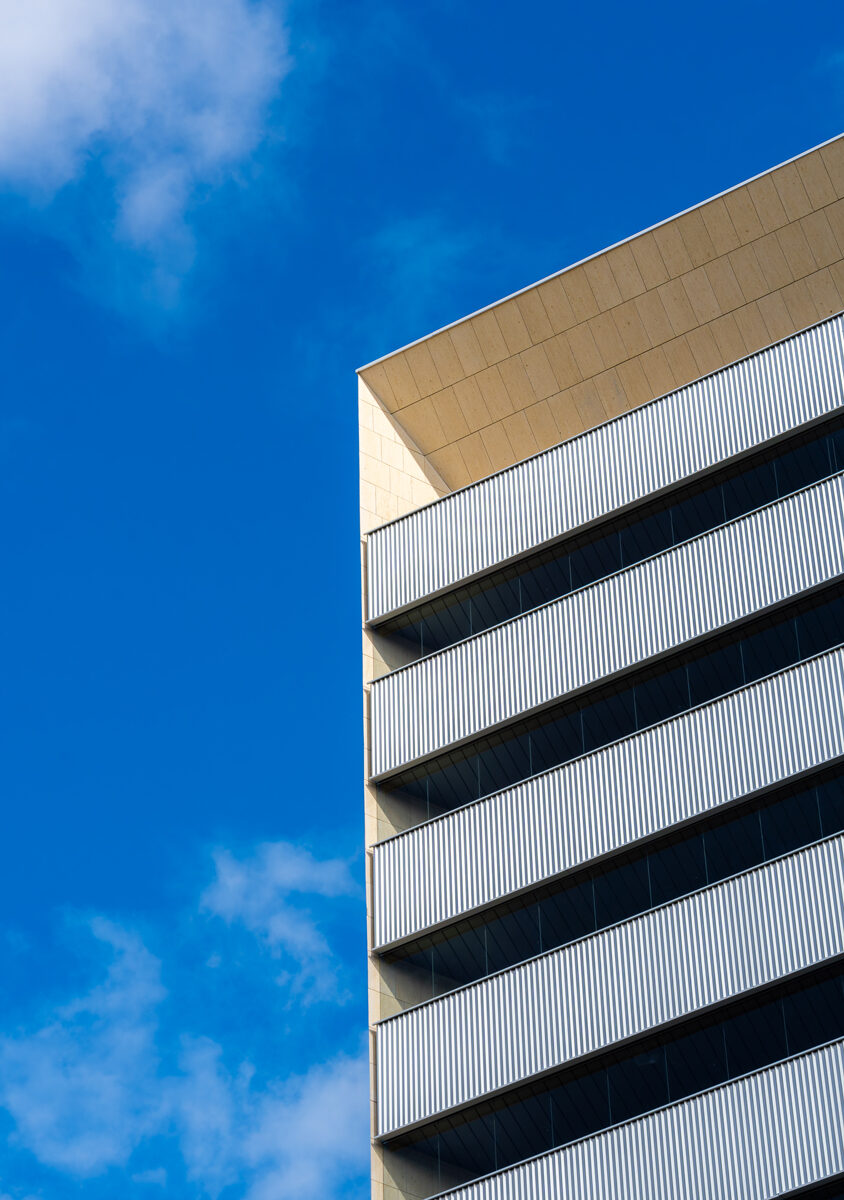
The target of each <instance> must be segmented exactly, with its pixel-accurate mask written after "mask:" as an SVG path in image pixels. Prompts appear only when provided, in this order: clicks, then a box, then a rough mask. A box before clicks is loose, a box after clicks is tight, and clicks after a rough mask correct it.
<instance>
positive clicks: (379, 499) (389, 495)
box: [375, 468, 401, 525]
mask: <svg viewBox="0 0 844 1200" xmlns="http://www.w3.org/2000/svg"><path fill="white" fill-rule="evenodd" d="M387 477H388V483H387V485H386V486H385V487H384V488H380V489H379V490H378V492H377V493H376V496H375V517H376V524H377V525H383V524H385V522H387V521H395V519H396V517H400V516H401V510H400V508H399V497H398V496H397V495H396V494H395V492H394V491H392V489H391V487H390V484H389V468H387Z"/></svg>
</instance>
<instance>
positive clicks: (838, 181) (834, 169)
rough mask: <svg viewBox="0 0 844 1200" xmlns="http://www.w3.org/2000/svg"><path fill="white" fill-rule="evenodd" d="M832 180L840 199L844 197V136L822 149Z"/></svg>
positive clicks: (824, 161) (825, 164)
mask: <svg viewBox="0 0 844 1200" xmlns="http://www.w3.org/2000/svg"><path fill="white" fill-rule="evenodd" d="M820 156H821V158H822V159H823V165H824V166H825V167H826V171H827V174H828V175H829V179H830V182H831V183H832V186H833V187H834V188H835V194H836V195H837V196H838V197H839V199H841V198H844V138H838V139H837V140H836V141H834V142H833V143H832V145H830V146H824V147H823V148H822V149H821V151H820Z"/></svg>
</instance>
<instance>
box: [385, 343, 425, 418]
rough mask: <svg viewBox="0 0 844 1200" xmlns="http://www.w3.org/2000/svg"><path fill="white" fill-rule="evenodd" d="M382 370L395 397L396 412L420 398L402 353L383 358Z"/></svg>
mask: <svg viewBox="0 0 844 1200" xmlns="http://www.w3.org/2000/svg"><path fill="white" fill-rule="evenodd" d="M384 371H385V373H386V375H387V379H388V380H389V383H390V388H391V390H392V393H393V395H394V396H395V398H396V410H395V411H396V412H398V411H399V410H400V409H402V408H405V407H406V406H407V405H408V404H413V403H415V402H416V401H417V400H419V399H421V396H420V394H419V388H418V387H417V386H416V380H415V379H414V378H413V376H412V375H411V373H410V367H409V366H408V365H407V358H406V356H405V355H404V354H394V355H393V356H392V358H385V359H384Z"/></svg>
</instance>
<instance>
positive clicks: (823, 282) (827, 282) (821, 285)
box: [806, 267, 844, 320]
mask: <svg viewBox="0 0 844 1200" xmlns="http://www.w3.org/2000/svg"><path fill="white" fill-rule="evenodd" d="M806 286H807V287H808V289H809V294H810V296H811V297H812V300H813V301H814V304H815V307H816V308H817V310H818V316H819V317H820V318H821V320H823V318H824V317H831V316H832V315H833V313H837V312H840V311H841V309H842V308H844V303H843V302H842V297H841V294H840V293H839V290H838V287H837V286H836V281H835V279H834V277H833V275H832V272H831V271H830V270H829V268H828V267H824V269H823V270H822V271H816V272H815V274H814V275H809V276H808V278H807V279H806Z"/></svg>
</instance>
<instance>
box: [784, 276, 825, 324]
mask: <svg viewBox="0 0 844 1200" xmlns="http://www.w3.org/2000/svg"><path fill="white" fill-rule="evenodd" d="M780 295H781V296H782V302H783V304H784V305H785V307H786V308H787V309H788V316H789V319H790V321H791V327H792V329H794V330H797V329H805V328H806V326H807V325H814V324H815V323H816V322H817V321H819V320H820V316H819V314H818V310H817V307H816V305H815V302H814V300H813V299H812V294H811V292H810V291H809V286H808V284H807V283H806V280H805V279H798V280H796V281H795V282H794V283H791V284H789V286H788V287H787V288H783V289H782V292H781V293H780Z"/></svg>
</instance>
